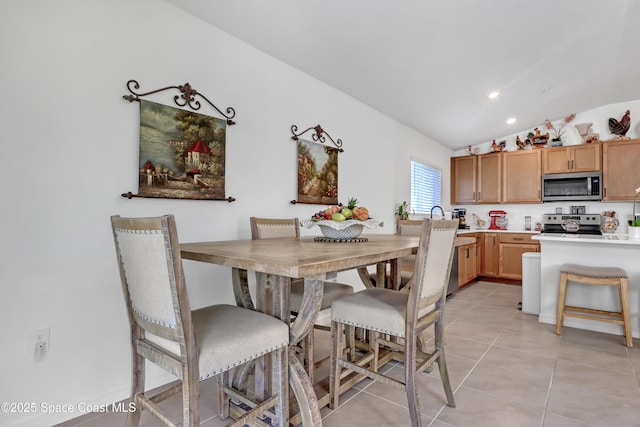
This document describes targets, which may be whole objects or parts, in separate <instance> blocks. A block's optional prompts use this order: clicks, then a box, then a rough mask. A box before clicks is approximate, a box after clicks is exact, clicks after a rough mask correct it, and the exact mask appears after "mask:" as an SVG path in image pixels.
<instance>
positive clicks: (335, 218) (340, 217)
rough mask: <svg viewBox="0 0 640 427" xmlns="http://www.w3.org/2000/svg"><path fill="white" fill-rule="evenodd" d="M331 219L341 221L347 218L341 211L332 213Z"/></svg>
mask: <svg viewBox="0 0 640 427" xmlns="http://www.w3.org/2000/svg"><path fill="white" fill-rule="evenodd" d="M331 219H332V220H334V221H336V222H341V221H344V220H345V219H347V218H345V217H344V215H342V214H341V213H340V212H336V213H334V214H333V215H331Z"/></svg>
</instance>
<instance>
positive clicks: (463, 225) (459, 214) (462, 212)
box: [451, 208, 471, 230]
mask: <svg viewBox="0 0 640 427" xmlns="http://www.w3.org/2000/svg"><path fill="white" fill-rule="evenodd" d="M451 217H452V218H458V219H459V220H460V222H458V229H460V230H466V229H468V228H471V227H469V226H468V225H467V210H466V209H463V208H460V209H454V210H453V212H452V213H451Z"/></svg>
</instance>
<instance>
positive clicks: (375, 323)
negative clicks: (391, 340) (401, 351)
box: [331, 288, 409, 337]
mask: <svg viewBox="0 0 640 427" xmlns="http://www.w3.org/2000/svg"><path fill="white" fill-rule="evenodd" d="M407 298H409V294H406V293H403V292H398V291H394V290H391V289H384V288H370V289H365V290H363V291H360V292H356V293H355V294H353V295H349V296H347V297H343V298H340V299H338V300H336V301H334V302H333V305H332V306H331V320H333V321H335V322H340V323H343V324H346V325H351V326H356V327H359V328H365V329H369V330H372V331H377V332H381V333H383V334H391V335H395V336H398V337H404V334H405V324H406V314H407Z"/></svg>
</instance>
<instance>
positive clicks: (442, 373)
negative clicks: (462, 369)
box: [434, 318, 456, 408]
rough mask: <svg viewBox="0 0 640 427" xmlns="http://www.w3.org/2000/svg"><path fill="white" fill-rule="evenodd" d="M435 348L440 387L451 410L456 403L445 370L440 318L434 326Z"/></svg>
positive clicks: (445, 361) (446, 370)
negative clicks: (440, 381) (442, 388)
mask: <svg viewBox="0 0 640 427" xmlns="http://www.w3.org/2000/svg"><path fill="white" fill-rule="evenodd" d="M434 339H435V346H436V351H437V352H439V353H440V354H439V356H438V359H437V360H438V369H439V370H440V379H441V380H442V387H444V394H445V396H447V406H449V407H451V408H455V407H456V401H455V400H454V398H453V390H452V389H451V381H449V370H448V369H447V358H446V357H445V350H444V347H445V343H444V325H443V324H442V318H441V319H440V320H438V321H437V322H436V324H435V338H434Z"/></svg>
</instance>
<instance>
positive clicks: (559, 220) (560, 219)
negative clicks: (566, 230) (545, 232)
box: [542, 214, 601, 226]
mask: <svg viewBox="0 0 640 427" xmlns="http://www.w3.org/2000/svg"><path fill="white" fill-rule="evenodd" d="M542 218H543V220H544V223H545V224H563V223H565V221H570V220H573V221H578V222H579V223H580V224H581V225H597V226H600V221H601V215H600V214H567V215H563V214H545V215H543V217H542Z"/></svg>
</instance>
